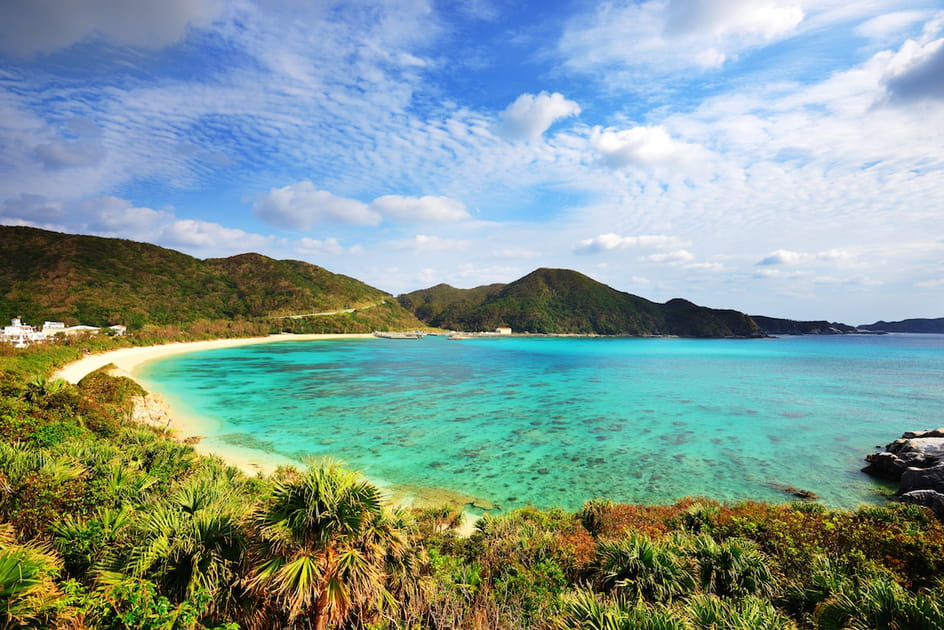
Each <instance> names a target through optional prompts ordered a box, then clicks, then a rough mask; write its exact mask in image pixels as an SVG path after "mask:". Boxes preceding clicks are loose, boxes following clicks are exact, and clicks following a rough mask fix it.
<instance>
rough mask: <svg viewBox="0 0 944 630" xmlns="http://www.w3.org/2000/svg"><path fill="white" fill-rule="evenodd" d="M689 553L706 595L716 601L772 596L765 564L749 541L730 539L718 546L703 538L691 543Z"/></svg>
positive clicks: (768, 570) (713, 541)
mask: <svg viewBox="0 0 944 630" xmlns="http://www.w3.org/2000/svg"><path fill="white" fill-rule="evenodd" d="M691 549H692V550H691V554H692V555H693V556H694V557H695V560H696V561H697V562H698V577H699V579H700V581H701V587H702V589H704V591H705V592H706V593H712V594H714V595H717V596H718V597H743V596H745V595H763V596H769V595H771V594H772V591H773V584H774V577H773V574H772V573H771V572H770V568H769V567H768V560H767V558H766V556H764V554H763V553H762V552H761V551H760V549H758V548H757V544H756V543H754V542H753V541H751V540H747V539H743V538H731V539H728V540H725V541H723V542H720V543H718V542H715V540H714V539H713V538H712V537H711V536H708V535H707V534H703V535H701V536H698V537H696V538H695V539H694V542H693V543H692V545H691Z"/></svg>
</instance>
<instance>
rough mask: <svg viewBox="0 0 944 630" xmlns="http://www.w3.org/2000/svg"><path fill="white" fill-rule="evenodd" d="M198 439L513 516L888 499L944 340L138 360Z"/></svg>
mask: <svg viewBox="0 0 944 630" xmlns="http://www.w3.org/2000/svg"><path fill="white" fill-rule="evenodd" d="M141 376H142V377H143V378H145V379H146V380H147V381H148V382H150V383H152V384H153V385H154V386H155V387H156V388H157V389H158V390H159V391H164V392H172V393H173V396H174V398H175V399H176V400H178V401H180V402H182V403H183V404H184V405H186V406H187V407H188V408H189V409H190V410H191V411H192V412H193V413H195V414H198V415H199V416H201V417H204V418H206V419H207V420H208V423H207V435H206V437H205V441H206V442H207V443H209V445H210V446H211V447H212V446H213V445H217V446H219V447H220V450H225V449H226V448H227V446H233V445H239V446H247V447H252V448H256V449H261V450H263V451H267V452H270V453H278V454H281V455H284V456H288V457H291V458H293V459H296V460H297V459H301V458H303V457H305V456H309V455H314V456H333V457H337V458H339V459H341V460H343V461H345V462H347V464H348V465H349V466H351V467H353V468H356V469H359V470H362V471H363V472H365V473H366V474H367V475H368V476H370V477H372V478H375V479H378V480H383V481H384V482H387V483H393V484H414V485H419V486H430V487H440V488H448V489H450V490H455V491H458V492H462V493H465V494H468V495H471V496H476V497H484V498H486V499H488V500H491V501H493V502H494V503H496V504H497V505H499V506H501V507H502V508H505V509H508V508H514V507H520V506H522V505H526V504H532V505H536V506H539V507H550V506H561V507H565V508H568V509H575V508H577V507H579V506H580V505H582V504H583V502H584V501H585V500H587V499H589V498H594V497H608V498H611V499H613V500H617V501H626V502H646V503H655V502H661V503H664V502H669V501H672V500H673V499H676V498H679V497H682V496H687V495H705V496H710V497H713V498H717V499H723V500H739V499H758V500H767V501H784V500H790V498H791V497H790V496H789V495H788V494H787V493H786V492H785V491H784V487H785V486H793V487H795V488H801V489H806V490H811V491H813V492H815V493H816V494H818V495H819V496H820V497H821V498H822V499H823V501H824V502H825V503H826V504H828V505H831V506H835V507H852V506H855V505H858V504H861V503H863V502H874V501H879V500H881V496H880V494H879V490H880V489H881V488H880V486H878V485H876V484H875V483H874V482H873V481H872V480H871V479H870V478H869V477H867V476H866V475H864V474H862V473H860V472H859V469H860V468H861V467H862V466H863V465H864V462H863V457H864V456H865V455H866V454H867V453H870V452H872V451H873V450H874V447H875V446H876V445H879V444H885V443H887V442H889V441H891V440H892V439H894V438H897V437H898V436H899V435H900V434H901V433H902V432H903V431H905V430H911V429H922V428H929V427H932V426H938V425H944V385H942V384H944V336H936V337H935V336H922V335H887V336H863V337H859V336H845V337H795V338H782V339H762V340H737V341H734V340H690V339H585V338H506V339H472V340H465V341H446V340H445V339H443V338H435V337H428V338H426V339H423V340H420V341H408V340H381V339H357V340H335V341H314V342H282V343H273V344H266V345H256V346H244V347H237V348H229V349H220V350H212V351H206V352H201V353H194V354H189V355H182V356H178V357H173V358H169V359H165V360H162V361H159V362H156V363H153V364H150V365H148V366H145V367H144V368H142V371H141Z"/></svg>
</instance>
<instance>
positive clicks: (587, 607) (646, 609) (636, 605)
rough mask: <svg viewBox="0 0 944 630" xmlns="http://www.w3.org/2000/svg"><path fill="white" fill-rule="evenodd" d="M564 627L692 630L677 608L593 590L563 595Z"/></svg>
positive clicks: (578, 629)
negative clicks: (603, 596)
mask: <svg viewBox="0 0 944 630" xmlns="http://www.w3.org/2000/svg"><path fill="white" fill-rule="evenodd" d="M561 608H562V610H561V615H560V616H559V617H558V618H557V620H556V626H557V627H558V628H560V630H691V628H692V625H691V624H690V623H688V621H687V620H685V619H683V618H682V617H681V616H680V615H679V614H678V613H677V612H676V611H674V610H671V609H667V608H654V607H650V606H646V605H645V604H642V603H640V602H638V601H637V602H632V603H631V602H626V601H623V600H620V599H616V600H614V601H605V600H601V599H600V597H599V596H598V595H597V594H596V593H594V592H593V591H590V590H587V589H581V590H578V591H576V592H574V593H570V594H568V595H565V596H564V597H563V598H562V607H561Z"/></svg>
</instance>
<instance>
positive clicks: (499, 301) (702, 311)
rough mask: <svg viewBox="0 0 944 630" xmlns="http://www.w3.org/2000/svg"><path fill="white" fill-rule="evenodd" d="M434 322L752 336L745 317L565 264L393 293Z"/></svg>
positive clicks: (755, 332) (755, 331) (473, 327)
mask: <svg viewBox="0 0 944 630" xmlns="http://www.w3.org/2000/svg"><path fill="white" fill-rule="evenodd" d="M397 299H398V300H400V304H402V305H403V306H405V307H406V308H408V309H410V310H412V311H413V313H414V314H415V315H416V316H417V317H418V318H419V319H422V320H424V321H426V322H427V323H429V324H430V325H432V326H437V327H440V328H451V329H456V330H468V331H477V330H494V329H495V328H497V327H499V326H510V327H511V328H512V329H514V330H515V331H521V332H524V331H528V332H537V333H582V334H598V335H682V336H686V337H754V336H759V335H761V334H762V333H761V331H760V329H759V328H758V326H757V324H755V323H754V322H753V321H752V320H751V318H750V317H748V316H747V315H744V314H743V313H739V312H738V311H731V310H716V309H710V308H705V307H703V306H697V305H695V304H692V303H691V302H688V301H685V300H681V299H675V300H670V301H669V302H667V303H666V304H656V303H655V302H650V301H649V300H646V299H644V298H641V297H638V296H636V295H632V294H630V293H624V292H622V291H617V290H616V289H613V288H611V287H608V286H606V285H605V284H602V283H600V282H597V281H595V280H592V279H591V278H588V277H587V276H585V275H583V274H580V273H577V272H576V271H570V270H567V269H538V270H536V271H534V272H532V273H530V274H528V275H527V276H525V277H523V278H521V279H519V280H516V281H515V282H512V283H511V284H508V285H489V286H485V287H478V288H475V289H455V288H453V287H450V286H448V285H442V284H441V285H438V286H435V287H432V288H430V289H424V290H422V291H414V292H412V293H407V294H405V295H401V296H399V297H398V298H397Z"/></svg>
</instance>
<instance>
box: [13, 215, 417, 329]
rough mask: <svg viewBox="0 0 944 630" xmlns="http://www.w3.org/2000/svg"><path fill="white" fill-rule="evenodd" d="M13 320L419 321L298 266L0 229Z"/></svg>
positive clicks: (364, 325) (133, 323) (369, 292)
mask: <svg viewBox="0 0 944 630" xmlns="http://www.w3.org/2000/svg"><path fill="white" fill-rule="evenodd" d="M352 308H353V309H357V311H356V312H353V313H340V314H338V315H335V316H321V317H305V318H299V319H291V320H279V319H276V318H277V317H279V316H286V315H299V314H305V313H323V312H329V311H337V310H341V309H352ZM16 315H19V316H21V317H23V318H24V320H25V321H27V322H30V323H42V321H44V320H47V319H48V320H59V321H64V322H66V323H67V324H76V323H83V324H90V325H95V326H103V325H109V324H114V323H124V324H126V325H128V326H130V327H132V329H133V328H140V327H143V326H146V325H175V326H182V327H186V326H187V325H188V324H191V323H193V322H197V321H220V320H229V321H232V320H258V321H266V322H269V324H271V325H272V326H273V328H277V329H289V330H294V331H296V332H311V331H314V332H320V331H325V332H336V331H339V330H347V331H355V330H356V331H360V332H367V331H370V330H373V329H375V328H377V329H389V328H415V327H417V326H419V325H421V324H420V322H419V321H418V320H416V318H414V317H413V316H412V314H410V313H409V312H408V311H406V310H405V309H403V308H402V307H401V306H400V305H399V304H397V303H396V301H395V300H394V299H393V298H392V296H390V295H389V294H387V293H385V292H384V291H381V290H379V289H375V288H373V287H370V286H368V285H366V284H364V283H363V282H360V281H358V280H355V279H354V278H350V277H347V276H343V275H339V274H335V273H331V272H330V271H327V270H325V269H322V268H321V267H318V266H316V265H311V264H308V263H305V262H301V261H297V260H273V259H272V258H268V257H266V256H262V255H260V254H241V255H238V256H233V257H231V258H216V259H208V260H200V259H198V258H194V257H192V256H188V255H186V254H182V253H180V252H177V251H174V250H171V249H166V248H163V247H158V246H156V245H149V244H147V243H138V242H134V241H128V240H124V239H115V238H100V237H96V236H81V235H74V234H60V233H57V232H49V231H45V230H39V229H35V228H28V227H8V226H0V316H2V317H13V316H16Z"/></svg>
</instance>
